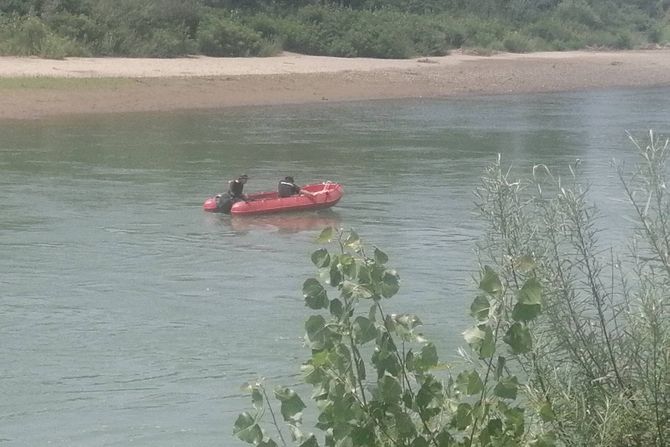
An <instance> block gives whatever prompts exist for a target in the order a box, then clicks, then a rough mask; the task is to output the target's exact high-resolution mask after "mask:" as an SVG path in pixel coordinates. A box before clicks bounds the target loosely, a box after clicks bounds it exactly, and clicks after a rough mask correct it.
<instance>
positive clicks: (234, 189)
mask: <svg viewBox="0 0 670 447" xmlns="http://www.w3.org/2000/svg"><path fill="white" fill-rule="evenodd" d="M248 179H249V176H248V175H246V174H242V175H240V176H239V177H237V178H236V179H235V180H230V181H229V182H228V192H227V193H226V194H219V195H217V196H216V203H217V206H218V208H219V209H220V210H221V211H222V212H224V213H226V214H228V213H230V209H231V208H232V207H233V204H234V203H235V202H239V201H240V200H246V196H245V195H244V185H245V184H246V183H247V180H248Z"/></svg>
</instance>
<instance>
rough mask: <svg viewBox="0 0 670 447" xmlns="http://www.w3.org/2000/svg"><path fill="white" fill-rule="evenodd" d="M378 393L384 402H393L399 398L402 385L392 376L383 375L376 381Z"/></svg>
mask: <svg viewBox="0 0 670 447" xmlns="http://www.w3.org/2000/svg"><path fill="white" fill-rule="evenodd" d="M378 387H379V393H380V397H381V399H382V400H383V401H384V403H387V404H395V403H397V402H398V401H399V400H400V396H401V394H402V387H401V386H400V382H398V379H396V378H395V377H393V376H389V375H385V376H384V377H382V378H381V379H380V380H379V382H378Z"/></svg>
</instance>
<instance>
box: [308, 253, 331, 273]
mask: <svg viewBox="0 0 670 447" xmlns="http://www.w3.org/2000/svg"><path fill="white" fill-rule="evenodd" d="M311 258H312V262H313V263H314V265H315V266H317V267H318V268H324V267H328V265H329V264H330V253H328V250H326V249H325V248H321V249H319V250H317V251H315V252H314V253H312V256H311Z"/></svg>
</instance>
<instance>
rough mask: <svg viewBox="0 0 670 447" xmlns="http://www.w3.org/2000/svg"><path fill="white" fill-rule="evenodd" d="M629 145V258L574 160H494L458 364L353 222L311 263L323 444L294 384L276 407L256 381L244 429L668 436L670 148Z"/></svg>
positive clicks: (248, 433)
mask: <svg viewBox="0 0 670 447" xmlns="http://www.w3.org/2000/svg"><path fill="white" fill-rule="evenodd" d="M632 140H633V143H634V145H635V147H636V148H637V149H638V152H639V154H640V159H641V162H640V164H639V166H637V167H636V168H635V169H634V171H633V172H632V174H628V173H627V171H626V170H625V169H624V165H623V164H619V165H618V168H617V172H618V175H619V178H620V179H621V183H622V185H623V192H624V195H625V197H626V198H627V199H628V201H629V202H630V204H631V205H632V210H633V212H634V215H635V216H636V218H637V226H636V227H635V228H634V229H633V231H634V236H633V238H632V240H631V247H632V251H631V253H630V255H629V256H627V257H624V256H620V255H619V254H617V253H615V252H614V249H609V250H603V249H602V248H601V247H600V243H599V238H598V235H599V234H600V230H599V229H598V228H597V223H598V211H597V209H596V208H595V207H594V206H593V205H592V204H591V203H590V202H589V200H588V188H587V187H585V186H583V185H582V184H581V183H580V182H579V181H578V171H577V169H578V166H577V165H575V166H571V167H570V173H571V175H570V176H568V178H567V179H563V178H561V177H558V176H554V175H553V174H552V173H551V171H550V170H549V169H548V168H547V167H545V166H542V165H538V166H535V167H534V168H533V175H532V177H531V178H529V179H527V180H518V179H517V180H513V179H512V178H511V172H510V171H509V170H508V171H505V170H503V169H502V166H501V161H500V158H499V159H498V161H497V162H496V163H494V164H492V165H491V166H490V167H489V168H488V169H487V171H486V172H485V174H484V175H483V177H482V182H481V185H480V187H479V188H478V189H477V194H476V197H477V207H478V209H479V212H480V215H481V216H482V218H483V219H484V220H485V221H487V222H488V223H489V225H488V230H487V232H486V235H485V236H484V237H483V238H482V241H481V242H480V243H479V244H478V253H479V259H480V262H481V265H482V268H481V272H480V277H479V293H478V294H477V295H476V297H475V299H474V300H473V302H472V305H471V307H470V310H471V316H472V317H473V319H474V320H475V323H474V325H473V326H472V327H471V328H470V329H468V330H466V331H465V332H464V338H465V341H466V342H467V343H468V345H469V346H470V353H465V352H464V351H463V356H464V358H465V359H466V360H468V364H469V365H470V366H469V367H468V368H466V369H463V370H460V371H455V370H454V369H453V368H450V367H447V366H446V365H444V364H441V363H440V362H439V360H438V356H437V348H436V346H435V345H434V344H432V343H431V342H430V341H428V340H426V339H425V338H424V337H423V336H422V335H421V333H420V327H421V320H420V319H419V318H418V317H417V316H415V315H412V314H407V313H398V314H393V313H388V312H387V311H386V309H385V308H386V307H387V302H388V301H389V300H390V299H391V298H393V297H394V296H395V295H396V294H397V293H398V292H399V290H400V278H399V276H398V274H397V272H395V271H394V270H393V269H391V268H390V267H388V265H387V263H388V257H387V255H386V254H385V253H384V252H382V251H381V250H380V249H379V248H372V249H368V248H366V247H365V246H364V244H363V243H362V242H361V240H360V238H359V237H358V235H357V234H356V233H355V232H354V231H341V230H340V231H335V230H333V229H332V228H329V229H326V230H324V231H323V232H322V233H321V235H320V238H319V240H320V241H321V242H334V244H335V247H336V249H335V250H331V251H329V250H328V249H327V248H321V249H319V250H317V251H315V252H314V253H313V254H312V256H311V260H312V262H313V263H314V265H315V266H316V268H317V269H318V275H317V277H314V278H309V279H307V280H306V281H305V282H304V284H303V295H304V298H305V305H306V306H307V307H308V308H309V309H311V310H312V311H313V313H312V314H311V315H310V316H309V317H308V318H307V320H306V322H305V332H306V335H305V343H306V345H307V346H308V347H309V348H310V351H311V356H310V358H309V359H308V360H307V361H306V362H305V363H304V364H303V366H302V372H303V376H302V377H303V380H304V382H305V383H306V384H308V385H310V386H311V387H312V394H311V399H312V401H313V402H314V404H315V405H316V413H317V414H316V417H315V423H314V426H315V427H316V428H318V429H319V430H321V431H322V432H323V442H320V441H319V439H318V438H320V436H318V435H315V434H313V433H305V431H304V428H303V426H302V414H303V411H304V410H305V409H306V408H307V405H306V403H305V401H303V400H302V398H300V397H299V396H298V394H297V393H296V392H295V390H291V389H288V388H285V387H277V388H275V389H274V395H275V398H276V399H277V400H278V406H279V411H278V412H276V411H275V410H274V409H273V404H272V402H271V401H270V399H269V396H268V393H267V388H266V384H265V383H264V381H263V380H259V381H255V382H253V383H251V384H247V385H246V386H245V388H246V389H247V390H248V391H249V392H250V393H251V397H252V405H253V410H252V411H251V412H245V413H242V414H241V415H240V416H239V418H238V419H237V421H236V423H235V428H234V433H235V435H236V436H238V437H239V438H240V439H242V440H244V441H246V442H248V443H250V444H253V445H256V446H276V445H278V444H277V440H275V439H274V433H275V431H276V433H277V436H278V438H277V439H278V440H279V442H280V443H281V444H283V445H286V444H287V439H290V440H291V441H293V442H294V443H295V444H296V445H298V446H300V447H307V446H318V445H325V446H338V447H339V446H351V447H355V446H409V447H420V446H434V447H442V446H517V445H528V446H531V445H532V446H553V445H574V446H581V445H598V446H612V447H614V446H624V445H644V446H655V447H661V446H665V445H667V442H668V439H669V436H670V401H668V396H670V318H669V317H670V302H669V300H668V298H667V290H668V288H669V287H670V255H669V254H668V253H670V217H669V216H670V195H668V192H667V190H666V184H667V180H668V179H667V178H666V175H667V169H666V161H667V158H668V156H669V155H670V143H669V142H668V140H666V141H665V142H662V141H660V140H658V139H656V138H655V137H654V135H653V134H650V142H649V144H648V145H642V144H640V143H639V142H638V141H637V140H635V139H632ZM276 405H277V404H275V408H276ZM266 412H269V414H270V416H271V420H272V421H271V422H272V424H273V425H274V428H275V430H273V431H272V432H269V431H266V430H265V429H264V428H263V424H264V422H265V419H264V415H265V414H266ZM277 414H281V417H282V419H283V422H284V424H285V426H286V428H285V429H282V428H281V427H280V424H279V421H278V417H277ZM286 433H288V434H290V436H285V434H286Z"/></svg>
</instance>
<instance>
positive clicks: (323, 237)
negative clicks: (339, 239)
mask: <svg viewBox="0 0 670 447" xmlns="http://www.w3.org/2000/svg"><path fill="white" fill-rule="evenodd" d="M333 234H335V229H334V228H333V227H327V228H324V229H323V231H321V234H319V236H318V237H317V238H316V242H318V243H319V244H327V243H330V241H332V240H333Z"/></svg>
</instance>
